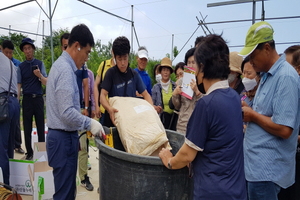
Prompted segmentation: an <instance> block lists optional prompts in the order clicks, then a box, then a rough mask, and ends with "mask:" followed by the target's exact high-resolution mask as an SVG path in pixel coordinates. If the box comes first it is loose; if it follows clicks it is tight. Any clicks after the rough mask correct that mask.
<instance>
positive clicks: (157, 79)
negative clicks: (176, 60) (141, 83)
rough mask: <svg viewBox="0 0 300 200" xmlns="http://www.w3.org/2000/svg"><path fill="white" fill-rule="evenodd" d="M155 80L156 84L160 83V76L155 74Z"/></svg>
mask: <svg viewBox="0 0 300 200" xmlns="http://www.w3.org/2000/svg"><path fill="white" fill-rule="evenodd" d="M155 80H156V82H158V83H160V80H161V74H157V75H156V76H155Z"/></svg>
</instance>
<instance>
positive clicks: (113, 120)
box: [107, 107, 119, 125]
mask: <svg viewBox="0 0 300 200" xmlns="http://www.w3.org/2000/svg"><path fill="white" fill-rule="evenodd" d="M107 112H108V113H109V117H110V120H111V122H112V123H113V124H114V125H116V124H115V113H116V112H119V111H118V110H117V109H115V108H113V107H110V108H109V109H108V110H107Z"/></svg>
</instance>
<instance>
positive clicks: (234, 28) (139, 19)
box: [0, 0, 300, 65]
mask: <svg viewBox="0 0 300 200" xmlns="http://www.w3.org/2000/svg"><path fill="white" fill-rule="evenodd" d="M26 1H27V0H11V1H4V0H1V2H0V10H1V9H3V8H6V7H9V6H12V5H15V4H18V3H21V2H26ZM84 1H85V2H87V3H89V4H92V5H94V6H96V7H98V8H101V9H103V10H106V11H107V12H110V13H113V14H115V15H118V16H120V17H122V18H124V19H128V20H129V21H131V19H132V17H133V21H134V27H135V31H136V34H137V38H138V42H139V45H140V46H145V47H146V48H147V49H148V52H149V57H150V58H153V59H157V60H160V59H162V58H163V57H165V56H166V54H171V51H172V47H174V46H176V47H177V49H178V50H181V52H180V53H179V55H178V56H177V57H176V58H174V60H173V65H176V64H177V63H178V62H181V61H184V55H185V53H186V52H187V50H189V49H190V48H191V47H193V46H194V42H195V38H196V37H197V36H205V33H204V31H203V30H202V28H201V26H198V21H197V18H196V17H198V19H199V20H202V17H203V18H205V22H206V23H207V28H208V29H209V30H210V32H212V33H216V34H222V36H223V38H224V39H225V40H226V41H227V44H228V46H229V50H230V51H240V50H241V49H242V46H243V45H244V41H245V37H246V33H247V30H248V29H249V27H250V26H251V24H252V21H245V22H231V23H214V22H224V21H236V20H251V19H252V8H253V4H252V3H242V4H234V5H226V6H218V7H208V6H207V4H210V3H216V2H225V1H228V0H172V1H171V0H109V1H108V0H84ZM37 2H39V4H40V5H41V7H42V8H43V10H44V11H45V13H47V15H49V2H50V3H51V10H52V12H53V9H54V6H55V4H56V3H57V6H56V9H55V11H54V13H53V18H52V30H54V31H57V30H59V29H68V30H69V31H71V29H72V27H74V26H75V25H77V24H79V23H84V24H86V25H87V26H88V27H89V28H90V30H91V32H92V33H93V36H94V39H95V40H100V41H101V43H102V44H108V42H109V41H113V40H114V39H115V38H116V37H118V36H126V37H127V38H128V39H129V41H130V43H131V45H132V47H133V50H134V51H135V52H137V49H138V43H137V40H136V36H135V35H133V37H132V29H131V23H130V22H128V21H126V20H123V19H120V18H118V17H115V16H113V15H110V14H107V13H105V12H103V11H100V10H97V9H95V8H93V7H91V6H89V5H87V4H85V3H82V2H80V1H78V0H58V1H57V0H50V1H49V0H37ZM132 5H133V7H132ZM299 8H300V1H299V0H265V2H264V10H265V18H266V21H268V22H269V23H270V24H271V25H272V26H273V29H274V31H275V35H274V40H275V42H276V43H277V45H276V49H277V51H278V53H282V52H283V51H284V50H285V49H286V48H287V47H289V46H291V45H294V44H300V38H299V29H300V15H299ZM45 13H44V12H43V11H42V9H41V8H40V6H39V5H38V4H37V3H36V2H35V1H33V2H30V3H26V4H22V5H19V6H16V7H13V8H9V9H4V10H1V11H0V35H8V34H9V30H6V29H9V28H11V29H12V30H18V31H26V32H30V33H36V34H40V35H42V34H43V33H44V35H50V23H49V18H48V17H47V16H46V14H45ZM261 13H262V3H261V2H256V19H259V20H257V21H260V19H261ZM201 15H202V16H201ZM292 16H293V17H294V16H298V18H296V17H295V18H291V19H273V20H271V19H270V20H268V18H281V17H292ZM43 20H44V28H43V23H42V21H43ZM13 32H16V31H11V33H13ZM206 33H208V31H206ZM27 35H28V37H30V38H32V39H33V40H35V45H37V46H39V47H41V44H42V37H41V36H36V35H32V34H27ZM132 38H133V40H132ZM132 41H133V42H132ZM282 43H289V44H282Z"/></svg>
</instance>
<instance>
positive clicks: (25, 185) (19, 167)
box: [9, 159, 34, 195]
mask: <svg viewBox="0 0 300 200" xmlns="http://www.w3.org/2000/svg"><path fill="white" fill-rule="evenodd" d="M33 164H34V162H33V161H29V160H17V159H10V160H9V170H10V178H9V182H10V185H11V186H12V187H14V188H15V189H16V190H17V192H18V193H19V194H27V195H32V194H33V187H32V184H31V181H30V177H29V174H28V171H27V168H28V166H30V167H31V168H33Z"/></svg>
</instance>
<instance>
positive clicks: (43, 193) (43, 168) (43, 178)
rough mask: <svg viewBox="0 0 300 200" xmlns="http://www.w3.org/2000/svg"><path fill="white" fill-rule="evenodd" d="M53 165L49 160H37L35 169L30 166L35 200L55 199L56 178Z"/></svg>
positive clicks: (29, 171)
mask: <svg viewBox="0 0 300 200" xmlns="http://www.w3.org/2000/svg"><path fill="white" fill-rule="evenodd" d="M52 171H53V169H52V167H50V166H49V165H48V162H47V161H43V162H35V163H34V165H33V169H32V167H31V166H28V173H29V175H30V180H31V183H32V185H33V200H53V194H54V191H55V190H54V179H53V174H52Z"/></svg>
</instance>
